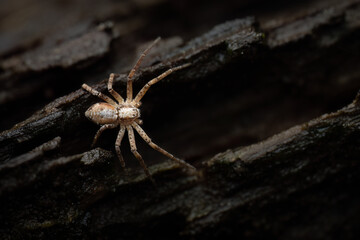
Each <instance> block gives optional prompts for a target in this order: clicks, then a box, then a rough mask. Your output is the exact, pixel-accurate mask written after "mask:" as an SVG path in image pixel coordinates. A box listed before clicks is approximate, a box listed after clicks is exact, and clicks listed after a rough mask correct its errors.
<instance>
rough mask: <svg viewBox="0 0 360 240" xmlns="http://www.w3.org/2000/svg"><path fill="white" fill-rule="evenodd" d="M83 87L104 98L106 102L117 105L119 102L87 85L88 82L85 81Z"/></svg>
mask: <svg viewBox="0 0 360 240" xmlns="http://www.w3.org/2000/svg"><path fill="white" fill-rule="evenodd" d="M82 88H83V89H85V90H86V91H88V92H89V93H91V94H92V95H94V96H97V97H99V98H101V99H102V100H104V101H105V102H107V103H109V104H110V105H113V106H117V103H116V102H115V101H114V100H112V99H111V98H109V97H108V96H106V95H104V94H102V93H101V92H98V91H96V90H95V89H93V88H92V87H90V86H89V85H87V84H85V83H84V84H83V85H82Z"/></svg>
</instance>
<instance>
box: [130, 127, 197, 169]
mask: <svg viewBox="0 0 360 240" xmlns="http://www.w3.org/2000/svg"><path fill="white" fill-rule="evenodd" d="M131 126H133V128H135V130H136V131H137V132H138V133H139V135H140V137H142V139H144V141H145V142H146V143H147V144H149V146H150V147H152V148H153V149H155V150H156V151H158V152H160V153H162V154H163V155H165V156H167V157H168V158H170V159H172V160H174V161H176V162H177V163H180V164H181V165H183V166H185V167H187V168H189V169H191V170H195V171H196V168H195V167H194V166H192V165H190V164H189V163H187V162H185V161H184V160H181V159H179V158H177V157H174V155H172V154H171V153H169V152H167V151H166V150H165V149H162V148H161V147H159V146H158V145H156V144H155V143H154V142H153V141H152V140H151V138H150V137H149V136H148V135H147V134H146V133H145V131H144V130H143V129H142V128H141V127H140V126H139V124H137V123H133V124H132V125H131Z"/></svg>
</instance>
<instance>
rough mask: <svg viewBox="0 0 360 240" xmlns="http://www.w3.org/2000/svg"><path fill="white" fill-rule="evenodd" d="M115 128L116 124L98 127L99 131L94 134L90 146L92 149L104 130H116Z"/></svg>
mask: <svg viewBox="0 0 360 240" xmlns="http://www.w3.org/2000/svg"><path fill="white" fill-rule="evenodd" d="M117 126H118V125H117V124H105V125H102V126H101V127H100V129H99V130H98V131H97V132H96V134H95V137H94V140H93V142H92V144H91V146H92V147H93V146H94V145H95V144H96V142H97V140H98V138H99V137H100V135H101V134H102V132H103V131H105V130H106V129H110V128H116V127H117Z"/></svg>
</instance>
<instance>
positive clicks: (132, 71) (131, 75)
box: [126, 37, 160, 102]
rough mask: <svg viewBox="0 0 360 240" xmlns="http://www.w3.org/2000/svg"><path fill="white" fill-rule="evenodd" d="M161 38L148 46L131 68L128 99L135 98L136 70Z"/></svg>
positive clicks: (128, 100) (127, 91) (127, 90)
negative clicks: (133, 84)
mask: <svg viewBox="0 0 360 240" xmlns="http://www.w3.org/2000/svg"><path fill="white" fill-rule="evenodd" d="M159 40H160V37H158V38H156V39H155V40H154V42H152V43H151V44H150V46H148V47H147V48H146V49H145V50H144V52H143V53H142V54H141V55H140V57H139V59H138V60H137V62H136V64H135V65H134V67H133V68H132V69H131V71H130V73H129V75H128V77H127V88H126V101H127V102H131V101H132V98H133V88H132V81H133V80H132V77H133V76H134V74H135V72H136V70H137V69H138V68H139V66H140V64H141V62H142V60H143V58H144V57H145V56H146V54H147V53H148V52H149V50H150V49H151V48H152V47H153V46H154V45H155V44H156V43H157V42H158V41H159Z"/></svg>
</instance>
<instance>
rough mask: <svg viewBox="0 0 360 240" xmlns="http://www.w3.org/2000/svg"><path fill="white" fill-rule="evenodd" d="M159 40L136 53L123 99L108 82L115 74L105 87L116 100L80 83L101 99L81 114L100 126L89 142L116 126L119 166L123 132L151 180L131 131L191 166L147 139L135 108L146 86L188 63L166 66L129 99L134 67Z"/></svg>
mask: <svg viewBox="0 0 360 240" xmlns="http://www.w3.org/2000/svg"><path fill="white" fill-rule="evenodd" d="M159 40H160V38H157V39H156V40H155V41H154V42H153V43H152V44H151V45H150V46H149V47H148V48H147V49H146V50H145V51H144V52H143V53H142V54H141V56H140V58H139V59H138V61H137V62H136V64H135V66H134V67H133V69H132V70H131V71H130V73H129V75H128V77H127V91H126V99H125V100H124V99H123V98H122V97H121V96H120V94H119V93H117V92H116V91H115V90H113V88H112V85H113V81H114V78H115V76H116V74H114V73H112V74H110V77H109V81H108V86H107V87H108V90H109V92H110V94H111V95H112V96H113V97H114V98H115V99H116V101H114V100H113V99H111V98H109V97H108V96H106V95H104V94H102V93H101V92H98V91H96V90H95V89H93V88H91V87H89V86H88V85H87V84H83V85H82V87H83V88H84V89H85V90H86V91H88V92H89V93H91V94H92V95H95V96H97V97H99V98H101V99H102V100H104V101H105V102H101V103H96V104H94V105H92V106H91V107H90V108H89V109H88V110H87V111H86V112H85V116H86V117H87V118H89V119H90V120H91V121H93V122H95V123H96V124H99V125H101V127H100V129H99V130H98V131H97V133H96V135H95V137H94V141H93V145H94V144H95V143H96V141H97V139H98V138H99V136H100V135H101V133H102V132H103V131H104V130H106V129H109V128H115V127H117V126H120V131H119V133H118V136H117V139H116V142H115V150H116V153H117V155H118V158H119V160H120V162H121V165H122V166H123V167H125V161H124V159H123V157H122V155H121V151H120V144H121V141H122V139H123V137H124V134H125V131H127V132H128V136H129V142H130V148H131V152H132V153H133V154H134V156H135V157H136V158H137V159H138V160H139V162H140V164H141V166H142V167H143V168H144V171H145V173H146V175H147V176H148V177H149V178H150V179H151V180H152V181H153V182H154V180H153V179H152V177H151V175H150V172H149V170H148V169H147V167H146V165H145V163H144V160H143V159H142V157H141V155H140V154H139V153H138V152H137V149H136V144H135V136H134V130H133V129H135V131H136V132H137V133H139V135H140V136H141V137H142V138H143V139H144V140H145V141H146V142H147V143H148V144H149V145H150V147H152V148H153V149H155V150H157V151H159V152H160V153H162V154H164V155H165V156H167V157H169V158H171V159H172V160H175V161H176V162H178V163H180V164H182V165H184V166H186V167H188V168H191V169H195V168H194V167H193V166H192V165H190V164H188V163H186V162H185V161H183V160H181V159H179V158H176V157H174V156H173V155H172V154H170V153H168V152H167V151H165V150H164V149H162V148H161V147H159V146H158V145H156V144H155V143H153V142H152V140H151V138H150V137H149V136H148V135H147V134H146V133H145V131H144V130H143V129H142V128H141V127H140V124H141V123H142V121H141V120H140V110H139V107H140V105H141V103H140V100H141V99H142V97H143V96H144V95H145V93H146V92H147V91H148V90H149V88H150V86H151V85H153V84H155V83H157V82H159V81H160V80H161V79H163V78H165V77H166V76H168V75H169V74H171V73H172V72H174V71H177V70H180V69H182V68H185V67H188V66H189V65H190V64H184V65H181V66H178V67H174V68H170V69H169V70H167V71H165V72H164V73H162V74H161V75H159V76H158V77H156V78H154V79H152V80H151V81H149V82H148V83H147V84H145V86H144V87H143V88H142V89H141V90H140V91H139V93H138V94H137V95H136V96H135V98H133V94H132V93H133V90H132V77H133V76H134V74H135V72H136V70H137V69H138V68H139V66H140V63H141V61H142V59H143V58H144V57H145V56H146V54H147V52H148V51H149V50H150V49H151V48H152V47H153V46H154V45H155V43H157V42H158V41H159Z"/></svg>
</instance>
